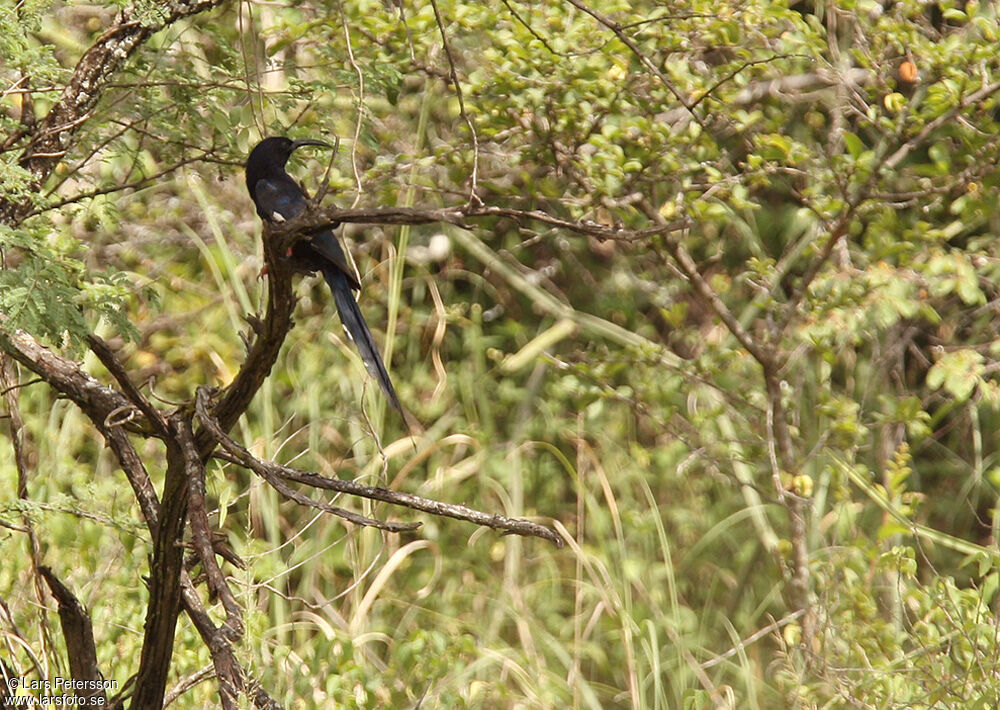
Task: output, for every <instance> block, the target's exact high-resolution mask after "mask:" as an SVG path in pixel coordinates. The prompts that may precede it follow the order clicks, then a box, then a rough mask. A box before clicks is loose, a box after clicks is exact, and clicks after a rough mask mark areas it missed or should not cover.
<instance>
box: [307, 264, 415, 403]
mask: <svg viewBox="0 0 1000 710" xmlns="http://www.w3.org/2000/svg"><path fill="white" fill-rule="evenodd" d="M323 277H324V278H325V279H326V282H327V283H328V284H329V285H330V290H331V291H333V300H334V301H336V303H337V312H338V313H340V321H341V322H342V323H343V324H344V327H345V328H347V332H348V333H349V334H350V336H351V340H353V341H354V344H355V345H356V346H357V347H358V351H359V352H360V353H361V359H362V360H363V361H364V363H365V367H366V368H368V372H369V373H371V376H372V377H374V378H375V380H376V381H377V382H378V385H379V387H381V388H382V391H383V392H384V393H385V397H386V399H388V400H389V404H390V405H391V406H392V407H393V408H394V409H396V410H397V411H400V412H402V411H403V407H402V406H401V405H400V403H399V397H397V396H396V390H395V389H394V388H393V386H392V381H391V380H390V379H389V373H388V371H386V369H385V364H384V363H383V362H382V356H381V355H379V352H378V348H377V347H376V346H375V340H374V339H373V338H372V332H371V331H370V330H368V324H367V323H365V317H364V316H363V315H361V308H360V307H358V302H357V301H355V300H354V294H353V293H352V292H351V287H350V284H349V283H348V281H347V277H346V276H345V275H344V272H343V271H341V270H340V269H339V268H337V267H336V266H334V265H332V264H331V265H330V266H326V267H324V268H323Z"/></svg>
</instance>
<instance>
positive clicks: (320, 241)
mask: <svg viewBox="0 0 1000 710" xmlns="http://www.w3.org/2000/svg"><path fill="white" fill-rule="evenodd" d="M308 244H309V246H310V247H312V250H313V251H314V252H316V253H317V254H319V255H320V256H322V257H323V258H324V259H325V260H326V261H328V262H330V263H332V264H333V265H334V266H336V267H337V268H338V269H340V270H341V271H342V272H343V273H344V277H345V278H346V279H347V285H348V286H350V287H351V288H352V289H354V290H355V291H360V290H361V284H359V283H358V280H357V279H356V278H355V277H354V269H352V268H351V266H350V264H348V263H347V256H346V255H345V254H344V250H343V248H342V247H341V246H340V241H339V240H338V239H337V237H335V236H334V234H333V232H331V231H329V230H327V231H324V232H320V233H319V234H314V235H313V236H312V237H311V238H310V239H309V242H308ZM323 273H324V274H326V270H324V271H323ZM327 281H329V279H327Z"/></svg>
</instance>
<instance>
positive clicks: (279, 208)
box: [253, 178, 361, 291]
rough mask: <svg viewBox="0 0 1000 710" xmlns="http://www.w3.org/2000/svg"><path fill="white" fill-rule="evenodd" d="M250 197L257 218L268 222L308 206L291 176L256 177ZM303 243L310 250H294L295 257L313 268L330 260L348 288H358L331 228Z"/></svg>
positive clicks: (317, 267)
mask: <svg viewBox="0 0 1000 710" xmlns="http://www.w3.org/2000/svg"><path fill="white" fill-rule="evenodd" d="M253 197H254V203H255V204H256V205H257V212H258V213H259V214H260V216H261V217H263V218H264V219H266V220H269V221H271V222H285V221H287V220H290V219H292V218H293V217H295V216H296V215H298V214H301V213H302V212H303V211H304V210H305V209H306V207H307V206H308V205H307V203H306V197H305V194H304V193H303V192H302V189H301V188H300V187H299V186H298V185H296V184H295V181H294V180H292V179H291V178H287V179H271V178H264V179H262V180H258V181H257V183H256V184H255V185H254V194H253ZM305 244H307V245H308V246H309V247H310V249H307V250H302V249H296V256H298V257H300V258H303V260H304V261H305V262H307V263H308V265H309V266H310V267H311V268H314V269H321V270H322V269H323V268H324V262H330V263H332V264H333V265H334V266H336V267H337V268H338V269H340V270H341V271H343V272H344V276H345V277H346V278H347V283H348V285H349V286H350V287H351V288H353V289H354V290H355V291H360V290H361V284H360V283H358V280H357V279H356V278H355V277H354V269H352V268H351V265H350V264H348V263H347V255H345V254H344V250H343V248H341V246H340V242H339V241H338V240H337V237H335V236H334V234H333V232H332V231H330V230H325V231H323V232H320V233H319V234H315V235H313V236H312V237H310V238H309V240H308V241H306V242H305ZM303 251H305V253H303ZM310 252H312V253H310ZM316 255H318V257H317V256H316Z"/></svg>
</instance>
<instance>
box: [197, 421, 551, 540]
mask: <svg viewBox="0 0 1000 710" xmlns="http://www.w3.org/2000/svg"><path fill="white" fill-rule="evenodd" d="M198 416H199V419H200V420H201V423H202V426H203V427H205V429H206V430H207V431H208V432H209V433H211V434H212V436H214V437H215V440H216V441H217V442H218V443H219V444H220V445H221V446H222V448H223V449H224V450H225V451H226V452H227V453H228V454H229V457H225V456H223V457H221V458H225V459H226V460H228V461H233V462H234V463H238V464H240V465H241V466H244V467H246V468H248V469H250V470H251V471H253V472H254V473H256V474H257V475H258V476H260V477H261V478H263V479H264V480H266V481H268V482H270V481H271V479H282V480H288V481H295V482H296V483H302V484H304V485H307V486H311V487H312V488H319V489H321V490H329V491H336V492H338V493H347V494H348V495H353V496H359V497H361V498H368V499H369V500H377V501H382V502H383V503H391V504H392V505H401V506H404V507H406V508H412V509H413V510H419V511H421V512H424V513H430V514H432V515H438V516H442V517H448V518H455V519H456V520H465V521H467V522H470V523H474V524H476V525H483V526H486V527H490V528H493V529H494V530H502V531H504V532H506V533H512V534H515V535H525V536H534V537H540V538H543V539H545V540H548V541H549V542H551V543H553V544H554V545H555V546H556V547H562V546H563V544H564V543H563V539H562V537H561V536H560V535H559V534H558V533H556V532H555V531H554V530H552V529H551V528H548V527H545V526H544V525H539V524H538V523H533V522H531V521H530V520H523V519H520V518H508V517H506V516H503V515H495V514H490V513H484V512H482V511H478V510H474V509H472V508H467V507H466V506H464V505H454V504H451V503H443V502H441V501H437V500H432V499H429V498H423V497H421V496H416V495H412V494H410V493H400V492H398V491H392V490H389V489H388V488H378V487H375V486H366V485H363V484H360V483H356V482H355V481H344V480H342V479H339V478H327V477H326V476H321V475H320V474H318V473H310V472H307V471H301V470H299V469H295V468H290V467H288V466H282V465H281V464H277V463H274V462H272V461H264V460H262V459H258V458H257V457H255V456H254V455H253V454H251V453H250V452H249V451H247V450H246V449H245V448H244V447H242V446H240V445H239V444H238V443H236V442H235V441H233V440H232V439H231V438H229V436H227V435H226V433H225V432H224V431H223V430H222V428H221V427H220V426H219V425H218V423H217V422H215V421H214V420H213V419H212V417H211V416H210V415H209V414H208V412H207V407H206V406H204V403H203V404H202V405H201V406H199V407H198ZM230 457H231V458H230ZM414 527H415V526H414Z"/></svg>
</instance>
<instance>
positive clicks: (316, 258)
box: [246, 136, 403, 412]
mask: <svg viewBox="0 0 1000 710" xmlns="http://www.w3.org/2000/svg"><path fill="white" fill-rule="evenodd" d="M306 145H317V146H323V147H326V148H330V147H331V146H330V145H329V144H328V143H324V142H323V141H318V140H313V139H310V138H302V139H299V140H291V139H289V138H285V137H283V136H274V137H271V138H265V139H264V140H262V141H261V142H260V143H258V144H257V145H256V146H255V147H254V149H253V150H252V151H250V156H249V157H248V158H247V166H246V173H247V190H249V191H250V198H251V199H252V200H253V202H254V204H255V205H256V206H257V214H259V215H260V217H261V219H263V220H264V221H266V222H271V223H276V222H277V223H280V222H286V221H288V220H290V219H292V218H293V217H295V216H297V215H299V214H301V213H302V212H303V211H304V210H305V209H306V207H308V202H307V201H306V194H305V192H304V191H303V190H302V188H301V187H299V184H298V183H297V182H295V180H293V179H292V177H291V176H290V175H289V174H288V173H287V172H285V164H286V163H287V162H288V158H289V157H290V156H291V155H292V153H293V152H294V151H295V150H296V149H297V148H301V147H302V146H306ZM292 256H294V257H295V259H296V262H297V263H300V264H301V265H302V266H304V267H305V268H306V269H308V270H310V271H319V272H322V274H323V278H325V279H326V282H327V283H328V284H329V285H330V290H331V291H333V300H334V302H335V303H336V304H337V312H338V313H340V320H341V322H342V323H343V324H344V327H345V328H347V332H348V333H349V334H350V336H351V340H353V341H354V344H355V345H357V347H358V351H359V352H360V353H361V359H362V360H363V361H364V363H365V367H366V368H368V372H370V373H371V375H372V377H374V378H375V381H376V382H378V384H379V387H381V388H382V391H383V392H384V393H385V396H386V398H387V399H388V400H389V404H390V405H392V407H393V408H394V409H397V410H399V411H400V412H402V411H403V408H402V407H401V406H400V404H399V398H398V397H397V396H396V390H395V389H394V388H393V386H392V382H391V381H390V380H389V373H388V372H387V371H386V369H385V363H383V362H382V356H381V355H379V351H378V348H377V347H376V346H375V341H374V339H372V334H371V331H370V330H368V324H367V323H365V318H364V316H363V315H362V314H361V309H360V308H359V307H358V302H357V301H356V300H354V293H353V292H354V291H359V290H360V289H361V284H360V283H358V280H357V278H356V277H355V276H354V271H353V269H352V268H351V267H350V265H349V264H348V263H347V257H346V255H345V254H344V250H343V249H342V248H341V246H340V242H338V241H337V237H335V236H334V234H333V230H332V228H331V229H325V230H323V231H321V232H319V233H318V234H314V235H312V236H310V237H309V238H308V239H306V240H304V241H302V242H299V243H298V244H296V245H295V247H294V249H293V254H292Z"/></svg>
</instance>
